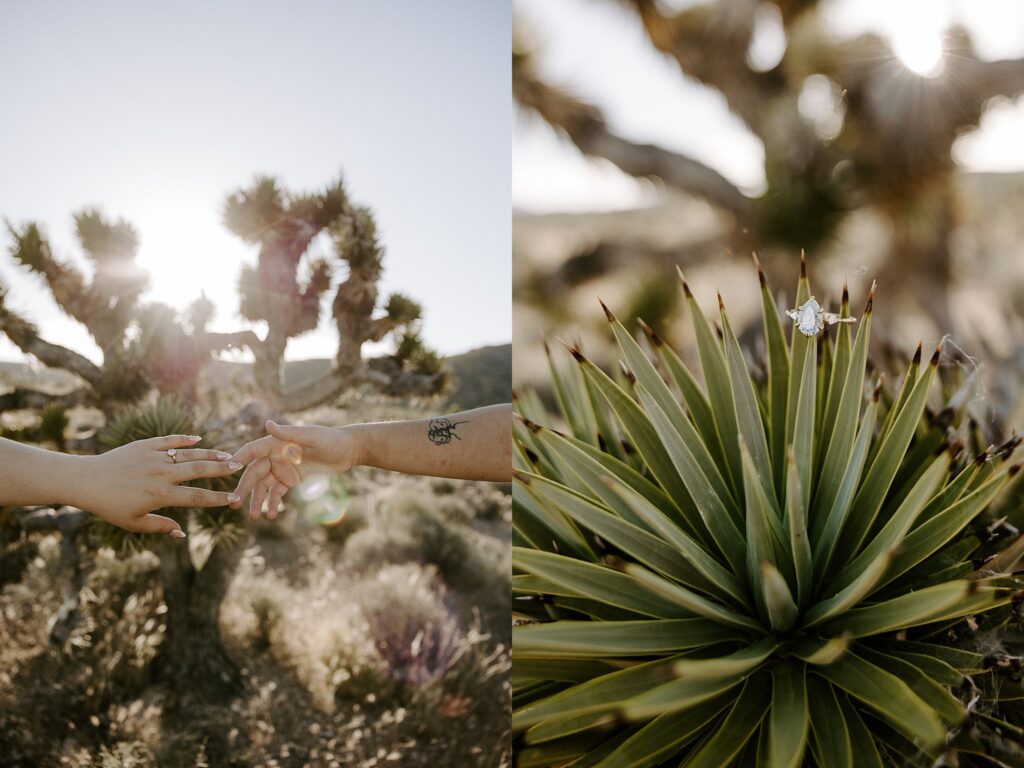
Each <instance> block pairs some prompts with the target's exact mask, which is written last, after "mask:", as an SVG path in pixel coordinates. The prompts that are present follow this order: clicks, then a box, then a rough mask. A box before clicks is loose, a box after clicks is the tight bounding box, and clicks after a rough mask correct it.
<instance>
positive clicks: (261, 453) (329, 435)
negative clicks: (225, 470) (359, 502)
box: [231, 421, 358, 520]
mask: <svg viewBox="0 0 1024 768" xmlns="http://www.w3.org/2000/svg"><path fill="white" fill-rule="evenodd" d="M267 432H268V433H269V434H268V435H267V436H266V437H261V438H259V439H258V440H253V441H252V442H250V443H247V444H246V445H244V446H242V447H241V448H240V449H239V450H238V451H237V452H236V453H235V455H234V456H233V457H232V459H233V460H234V461H236V462H240V463H242V464H248V465H249V466H247V467H246V469H245V472H243V473H242V477H241V479H240V480H239V481H238V487H237V488H236V489H235V495H236V496H237V497H238V499H239V500H238V501H236V502H234V503H232V505H231V506H232V508H235V509H237V508H238V507H240V506H241V504H242V502H241V500H242V499H244V498H245V497H246V496H248V495H249V494H250V493H251V494H252V498H251V499H250V500H249V519H250V520H255V519H257V518H258V517H259V516H260V512H261V511H262V509H263V503H264V501H266V503H267V517H268V518H269V519H271V520H273V519H274V518H276V517H277V512H278V508H279V507H280V505H281V499H282V497H283V496H284V494H285V493H286V492H287V491H288V489H289V488H294V487H295V486H296V485H298V484H299V483H301V482H302V481H303V480H306V479H307V478H309V477H312V476H314V475H318V474H336V473H339V472H346V471H348V470H349V469H350V468H351V467H352V466H353V465H354V464H357V463H358V456H357V453H356V441H355V438H354V436H353V434H352V432H350V431H349V430H346V429H331V428H329V427H317V426H311V427H300V426H282V425H280V424H276V423H274V422H273V421H268V422H267Z"/></svg>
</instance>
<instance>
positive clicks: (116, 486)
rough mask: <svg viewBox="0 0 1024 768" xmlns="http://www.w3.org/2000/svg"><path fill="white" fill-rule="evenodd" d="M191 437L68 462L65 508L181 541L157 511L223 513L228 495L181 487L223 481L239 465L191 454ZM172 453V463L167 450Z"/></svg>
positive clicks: (216, 454) (207, 453)
mask: <svg viewBox="0 0 1024 768" xmlns="http://www.w3.org/2000/svg"><path fill="white" fill-rule="evenodd" d="M199 440H200V438H199V437H198V436H196V435H192V436H186V435H173V436H170V437H154V438H151V439H149V440H139V441H136V442H134V443H129V444H128V445H123V446H121V447H120V448H115V449H114V450H112V451H108V452H107V453H102V454H99V455H98V456H71V457H68V458H70V459H72V462H71V463H70V466H69V468H70V469H71V472H70V473H69V476H68V477H66V478H65V482H66V483H67V484H68V486H69V489H70V496H69V497H68V500H67V503H68V504H71V505H73V506H76V507H80V508H82V509H84V510H86V511H88V512H92V513H93V514H95V515H96V516H97V517H101V518H102V519H104V520H106V521H107V522H108V523H112V524H113V525H116V526H119V527H121V528H124V529H125V530H129V531H136V532H139V533H166V534H169V535H171V536H173V537H175V538H179V539H183V538H185V532H184V531H183V530H181V526H180V525H179V524H178V523H177V522H176V521H174V520H172V519H171V518H169V517H165V516H163V515H154V514H152V510H154V509H158V508H160V507H224V506H228V505H231V504H233V503H234V502H237V500H238V497H237V496H235V495H234V494H232V493H220V492H217V491H209V490H206V489H203V488H187V487H182V486H181V485H180V483H185V482H188V481H189V480H196V479H198V478H201V477H225V476H227V475H231V474H234V473H235V472H237V471H238V470H239V469H241V468H242V465H241V464H239V463H238V462H236V461H231V460H230V459H231V454H228V453H225V452H223V451H212V450H204V449H201V448H193V447H192V446H194V445H195V444H196V443H198V442H199ZM172 448H173V449H174V451H175V452H174V455H173V457H172V456H171V455H169V454H168V449H172Z"/></svg>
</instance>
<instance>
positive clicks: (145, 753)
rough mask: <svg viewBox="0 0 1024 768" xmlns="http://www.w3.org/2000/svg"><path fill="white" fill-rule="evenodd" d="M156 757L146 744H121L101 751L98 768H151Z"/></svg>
mask: <svg viewBox="0 0 1024 768" xmlns="http://www.w3.org/2000/svg"><path fill="white" fill-rule="evenodd" d="M154 761H155V757H154V756H153V753H152V751H150V749H149V747H147V746H146V745H145V744H140V743H138V742H119V743H117V744H115V745H114V746H112V747H103V748H102V749H100V754H99V760H98V761H97V763H96V765H97V768H151V767H152V766H155V765H156V763H155V762H154Z"/></svg>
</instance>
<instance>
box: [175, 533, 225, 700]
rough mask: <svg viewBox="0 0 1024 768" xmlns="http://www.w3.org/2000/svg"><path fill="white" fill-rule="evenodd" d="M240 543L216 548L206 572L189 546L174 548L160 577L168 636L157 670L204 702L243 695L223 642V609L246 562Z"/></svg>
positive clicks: (222, 544)
mask: <svg viewBox="0 0 1024 768" xmlns="http://www.w3.org/2000/svg"><path fill="white" fill-rule="evenodd" d="M241 553H242V547H241V545H240V544H238V543H231V544H228V543H224V542H219V543H217V544H216V545H215V546H214V548H213V551H212V552H211V553H210V557H209V559H207V561H206V563H205V565H203V567H202V569H201V570H199V569H196V567H195V564H194V563H193V562H192V558H191V556H190V555H189V551H188V547H187V546H174V545H173V544H169V545H168V546H166V547H164V548H163V549H162V551H161V552H160V574H161V578H162V580H163V586H164V600H165V601H166V603H167V636H166V639H165V640H164V645H163V649H162V651H161V655H160V659H159V662H158V665H157V674H158V676H159V677H160V678H161V679H162V680H163V681H164V682H166V683H167V684H169V685H172V686H174V687H176V688H180V689H181V690H187V691H190V692H191V693H193V694H195V695H196V696H197V697H198V698H200V699H202V700H204V701H216V700H218V699H224V698H228V697H230V696H232V695H233V694H235V693H237V692H238V691H239V690H241V676H240V674H239V671H238V667H237V665H236V664H235V663H234V661H232V659H231V657H230V656H229V655H228V653H227V651H226V650H225V649H224V646H223V645H222V644H221V640H220V629H219V626H218V624H219V618H220V606H221V602H222V601H223V599H224V595H225V593H226V592H227V589H228V586H229V585H230V583H231V577H232V575H233V574H234V571H235V566H236V565H237V563H238V560H239V558H240V557H241Z"/></svg>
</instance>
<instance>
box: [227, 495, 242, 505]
mask: <svg viewBox="0 0 1024 768" xmlns="http://www.w3.org/2000/svg"><path fill="white" fill-rule="evenodd" d="M228 501H230V502H231V503H232V504H234V503H235V502H238V501H241V498H239V497H238V496H237V495H236V494H234V493H229V494H228Z"/></svg>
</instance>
